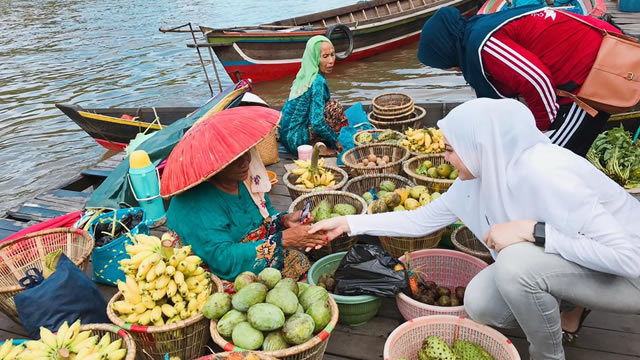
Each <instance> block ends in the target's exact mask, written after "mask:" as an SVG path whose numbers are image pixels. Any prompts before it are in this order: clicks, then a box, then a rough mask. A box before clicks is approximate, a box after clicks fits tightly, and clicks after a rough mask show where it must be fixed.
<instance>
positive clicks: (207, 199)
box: [167, 182, 284, 281]
mask: <svg viewBox="0 0 640 360" xmlns="http://www.w3.org/2000/svg"><path fill="white" fill-rule="evenodd" d="M238 184H239V189H238V194H229V193H226V192H224V191H222V190H220V189H218V188H217V187H215V186H214V185H212V184H211V183H209V182H205V183H202V184H200V185H198V186H197V187H195V188H193V189H190V190H188V191H186V192H185V193H183V194H181V195H178V196H177V197H174V198H173V199H171V204H170V205H169V210H168V211H167V226H168V227H169V229H171V230H173V231H175V232H176V234H177V235H178V236H179V238H180V240H181V241H182V242H183V243H184V244H185V245H191V246H192V251H193V252H194V253H195V254H196V255H198V256H200V257H201V258H202V259H203V260H204V261H205V262H206V263H207V264H208V265H209V268H210V269H211V272H213V273H214V274H215V275H217V276H219V277H220V278H222V279H226V280H231V281H233V280H234V279H235V277H236V276H237V275H238V274H240V273H241V272H243V271H252V272H254V273H259V272H260V271H261V270H263V269H264V268H265V267H275V268H278V269H280V270H282V266H283V264H284V259H283V249H282V230H283V226H282V219H283V218H284V216H282V215H283V213H282V214H279V213H277V212H276V210H275V209H274V208H273V207H272V206H271V201H270V200H269V197H268V195H266V194H265V200H266V206H267V209H268V211H269V215H271V222H268V221H265V219H264V218H263V217H262V215H260V211H259V210H258V207H257V206H256V204H255V203H254V202H253V199H252V198H251V196H250V195H249V192H248V190H247V188H246V187H245V185H244V184H243V183H238ZM243 240H244V241H243Z"/></svg>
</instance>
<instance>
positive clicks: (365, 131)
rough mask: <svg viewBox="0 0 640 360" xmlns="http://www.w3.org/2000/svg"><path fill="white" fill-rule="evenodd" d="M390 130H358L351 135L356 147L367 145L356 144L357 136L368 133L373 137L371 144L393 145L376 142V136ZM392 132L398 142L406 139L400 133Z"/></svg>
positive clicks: (405, 136)
mask: <svg viewBox="0 0 640 360" xmlns="http://www.w3.org/2000/svg"><path fill="white" fill-rule="evenodd" d="M388 130H390V129H369V130H360V131H358V132H357V133H355V134H353V143H354V144H355V145H356V146H360V145H368V144H362V143H360V142H358V136H360V134H363V133H370V134H371V135H372V136H373V142H372V143H371V144H393V142H391V143H385V142H378V141H377V140H376V139H377V138H378V135H380V134H382V133H383V132H384V131H388ZM391 131H393V132H394V133H395V134H396V136H397V137H398V138H399V139H398V140H397V141H398V142H399V141H400V140H402V139H406V138H407V135H405V134H403V133H401V132H400V131H395V130H391Z"/></svg>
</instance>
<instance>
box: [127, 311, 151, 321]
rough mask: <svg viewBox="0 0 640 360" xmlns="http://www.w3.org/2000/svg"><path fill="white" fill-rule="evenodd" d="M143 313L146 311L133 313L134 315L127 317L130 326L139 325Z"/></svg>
mask: <svg viewBox="0 0 640 360" xmlns="http://www.w3.org/2000/svg"><path fill="white" fill-rule="evenodd" d="M144 310H145V311H147V308H144ZM143 313H144V311H143V312H141V313H133V314H129V315H128V316H127V320H126V322H128V323H130V324H137V323H138V321H140V316H141V315H142V314H143Z"/></svg>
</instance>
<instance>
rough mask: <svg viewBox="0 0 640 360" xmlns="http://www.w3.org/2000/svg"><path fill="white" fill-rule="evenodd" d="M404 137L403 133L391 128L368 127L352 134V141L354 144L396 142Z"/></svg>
mask: <svg viewBox="0 0 640 360" xmlns="http://www.w3.org/2000/svg"><path fill="white" fill-rule="evenodd" d="M406 138H407V137H406V136H405V135H404V134H403V133H401V132H399V131H395V130H391V129H369V130H361V131H358V132H357V133H355V134H354V135H353V143H354V144H355V145H356V146H360V145H367V144H374V143H386V144H397V143H398V142H399V141H400V140H403V139H406Z"/></svg>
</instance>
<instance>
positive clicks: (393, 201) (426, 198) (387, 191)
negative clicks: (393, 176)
mask: <svg viewBox="0 0 640 360" xmlns="http://www.w3.org/2000/svg"><path fill="white" fill-rule="evenodd" d="M373 190H374V191H375V190H377V191H375V195H376V197H377V198H378V200H375V198H374V196H373V193H372V191H367V192H365V193H364V194H362V198H363V199H364V200H365V201H366V202H367V204H368V205H370V206H371V212H372V213H374V214H379V213H383V212H388V211H402V210H415V209H417V208H419V207H421V206H424V205H427V204H428V203H430V202H431V201H433V200H435V199H437V198H439V197H440V193H437V192H434V193H431V194H429V191H428V189H427V187H426V186H424V185H416V186H413V187H411V186H406V187H403V188H396V186H395V184H394V183H393V182H391V181H389V180H385V181H383V182H381V183H380V184H379V185H378V187H377V189H373Z"/></svg>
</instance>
